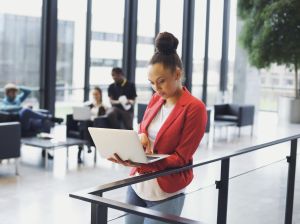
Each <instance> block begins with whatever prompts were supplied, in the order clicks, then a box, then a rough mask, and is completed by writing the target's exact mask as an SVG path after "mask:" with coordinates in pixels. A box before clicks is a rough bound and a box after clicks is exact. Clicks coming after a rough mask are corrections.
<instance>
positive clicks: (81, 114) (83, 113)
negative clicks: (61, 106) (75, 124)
mask: <svg viewBox="0 0 300 224" xmlns="http://www.w3.org/2000/svg"><path fill="white" fill-rule="evenodd" d="M73 119H74V120H78V121H87V120H90V119H91V110H90V108H89V107H84V106H81V107H73Z"/></svg>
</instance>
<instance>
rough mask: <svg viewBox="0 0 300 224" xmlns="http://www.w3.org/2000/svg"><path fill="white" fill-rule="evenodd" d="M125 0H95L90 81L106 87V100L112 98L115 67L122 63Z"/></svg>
mask: <svg viewBox="0 0 300 224" xmlns="http://www.w3.org/2000/svg"><path fill="white" fill-rule="evenodd" d="M124 4H125V1H124V0H123V1H122V0H110V1H106V0H94V1H93V9H92V14H93V16H92V41H91V66H90V85H91V86H95V85H97V86H100V87H101V88H102V89H103V90H104V92H103V101H104V103H105V102H108V97H107V92H106V90H107V87H108V85H109V84H110V83H112V82H113V80H112V77H111V69H112V68H113V67H115V66H118V67H122V57H123V29H124V7H125V5H124Z"/></svg>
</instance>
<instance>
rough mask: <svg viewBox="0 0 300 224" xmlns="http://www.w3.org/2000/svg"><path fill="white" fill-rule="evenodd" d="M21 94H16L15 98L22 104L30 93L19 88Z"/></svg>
mask: <svg viewBox="0 0 300 224" xmlns="http://www.w3.org/2000/svg"><path fill="white" fill-rule="evenodd" d="M20 90H21V93H20V94H18V96H17V98H18V100H19V101H20V102H21V103H22V102H23V101H24V100H25V99H26V98H27V97H28V96H29V94H30V93H31V90H30V89H28V88H25V87H20Z"/></svg>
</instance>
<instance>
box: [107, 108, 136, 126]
mask: <svg viewBox="0 0 300 224" xmlns="http://www.w3.org/2000/svg"><path fill="white" fill-rule="evenodd" d="M106 114H107V117H108V120H109V123H110V126H111V128H115V129H119V128H121V123H123V125H124V127H125V129H128V130H133V111H126V110H122V109H120V108H118V107H111V108H110V109H108V111H107V113H106Z"/></svg>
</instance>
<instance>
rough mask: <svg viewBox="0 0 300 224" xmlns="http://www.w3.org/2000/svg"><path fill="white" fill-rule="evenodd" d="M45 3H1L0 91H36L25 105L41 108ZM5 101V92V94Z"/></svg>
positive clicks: (29, 0)
mask: <svg viewBox="0 0 300 224" xmlns="http://www.w3.org/2000/svg"><path fill="white" fill-rule="evenodd" d="M41 13H42V0H27V1H19V0H10V1H7V0H0V89H1V90H2V88H3V86H4V85H5V84H6V83H8V82H12V83H15V84H17V85H20V86H26V87H28V88H30V89H32V93H31V95H30V96H29V97H28V99H27V100H26V101H25V102H24V104H25V105H32V106H34V107H38V106H39V95H40V94H39V89H40V88H39V86H40V56H41ZM0 97H1V98H2V97H3V91H1V96H0Z"/></svg>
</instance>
